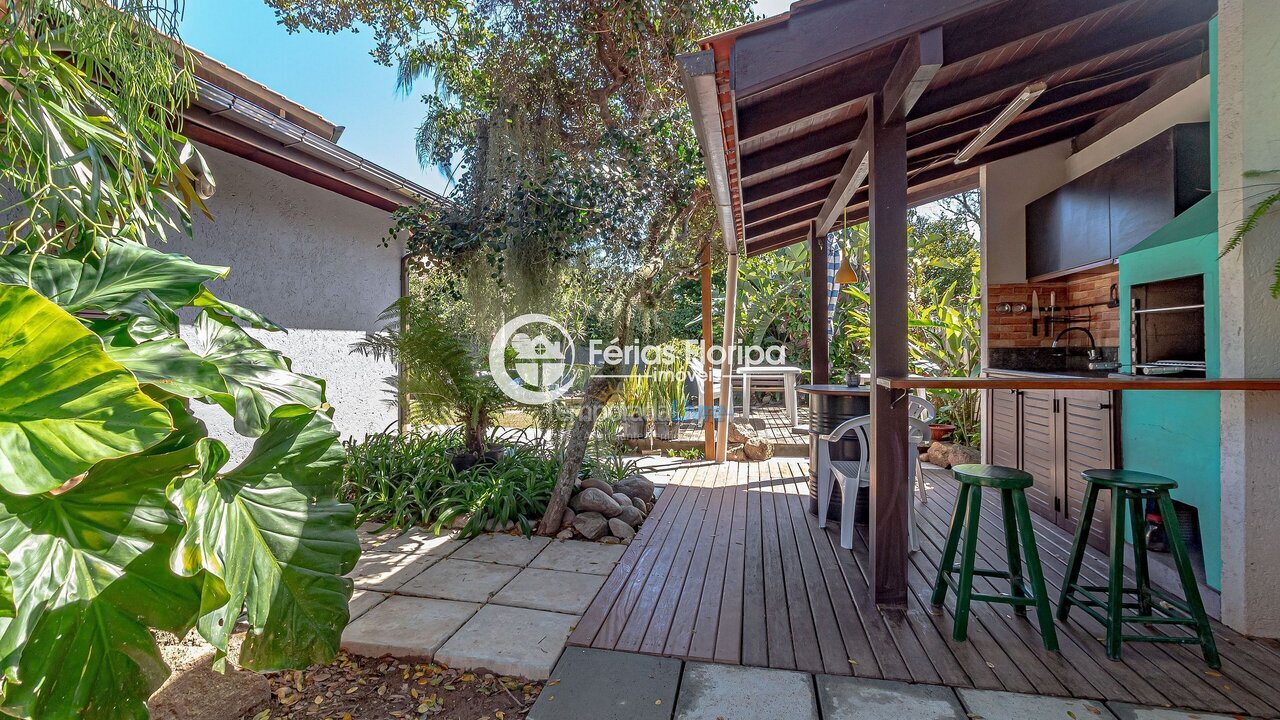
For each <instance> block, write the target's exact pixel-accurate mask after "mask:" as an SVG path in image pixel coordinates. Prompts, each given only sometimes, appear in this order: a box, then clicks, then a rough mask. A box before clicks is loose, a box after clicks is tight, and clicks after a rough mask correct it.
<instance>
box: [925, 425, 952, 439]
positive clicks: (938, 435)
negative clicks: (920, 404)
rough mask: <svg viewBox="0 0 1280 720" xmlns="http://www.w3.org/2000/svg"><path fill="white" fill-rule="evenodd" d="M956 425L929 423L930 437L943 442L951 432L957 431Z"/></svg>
mask: <svg viewBox="0 0 1280 720" xmlns="http://www.w3.org/2000/svg"><path fill="white" fill-rule="evenodd" d="M955 430H956V426H955V425H950V424H947V423H929V436H930V437H929V439H930V440H933V441H934V442H942V441H943V440H946V439H947V437H948V436H950V435H951V433H953V432H955Z"/></svg>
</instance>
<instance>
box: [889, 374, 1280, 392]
mask: <svg viewBox="0 0 1280 720" xmlns="http://www.w3.org/2000/svg"><path fill="white" fill-rule="evenodd" d="M876 384H878V385H879V386H880V387H885V388H889V389H891V390H914V389H916V388H953V389H957V390H1255V391H1272V392H1274V391H1280V378H1175V377H1160V376H1142V377H1132V378H1126V377H1117V376H1111V377H1066V376H1062V375H1045V376H1043V377H1035V376H1032V375H1023V376H1020V377H1002V378H973V377H921V376H915V375H913V376H910V377H880V378H876Z"/></svg>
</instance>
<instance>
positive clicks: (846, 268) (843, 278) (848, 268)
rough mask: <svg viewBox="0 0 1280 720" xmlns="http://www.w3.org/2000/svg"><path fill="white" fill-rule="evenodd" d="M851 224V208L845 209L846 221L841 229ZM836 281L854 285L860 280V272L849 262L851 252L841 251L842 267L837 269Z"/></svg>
mask: <svg viewBox="0 0 1280 720" xmlns="http://www.w3.org/2000/svg"><path fill="white" fill-rule="evenodd" d="M848 226H849V208H848V207H846V208H845V209H844V223H842V224H841V229H844V228H847V227H848ZM836 282H838V283H840V284H841V285H852V284H854V283H856V282H858V274H857V273H855V272H854V271H853V266H852V265H850V264H849V253H847V252H841V253H840V267H839V269H837V270H836Z"/></svg>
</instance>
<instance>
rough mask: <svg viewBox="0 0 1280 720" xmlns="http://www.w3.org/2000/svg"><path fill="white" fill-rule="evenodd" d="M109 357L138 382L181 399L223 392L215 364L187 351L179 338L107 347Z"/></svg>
mask: <svg viewBox="0 0 1280 720" xmlns="http://www.w3.org/2000/svg"><path fill="white" fill-rule="evenodd" d="M107 354H108V355H110V356H111V359H112V360H115V361H116V362H118V363H120V364H121V365H123V366H125V367H126V368H128V369H129V371H130V372H132V373H133V374H134V376H135V377H137V378H138V382H140V383H143V384H146V385H153V386H155V387H157V388H159V389H161V390H164V391H165V392H167V393H170V394H173V395H178V396H180V397H185V398H204V397H210V396H212V395H217V394H219V393H222V394H225V393H226V392H227V384H226V382H224V381H223V379H222V375H221V374H219V372H218V366H217V365H214V364H213V363H211V362H209V361H208V360H206V359H204V358H203V357H201V356H199V355H197V354H195V353H194V352H192V351H191V348H190V347H189V346H188V345H187V343H186V341H184V340H183V339H182V338H176V337H171V338H163V339H160V340H150V341H147V342H144V343H142V344H140V345H134V346H132V347H108V348H107Z"/></svg>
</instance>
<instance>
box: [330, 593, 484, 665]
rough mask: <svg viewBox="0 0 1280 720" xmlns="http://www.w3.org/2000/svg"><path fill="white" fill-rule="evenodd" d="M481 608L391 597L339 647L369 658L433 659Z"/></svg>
mask: <svg viewBox="0 0 1280 720" xmlns="http://www.w3.org/2000/svg"><path fill="white" fill-rule="evenodd" d="M478 609H480V606H479V605H477V604H475V603H464V602H454V601H452V600H437V599H434V598H416V597H406V596H403V595H393V596H392V597H389V598H387V599H386V600H384V601H382V602H381V603H378V604H377V605H376V606H374V607H373V608H372V609H371V610H369V611H368V612H366V613H365V614H364V615H362V616H360V619H358V620H356V621H355V622H353V623H351V624H350V625H348V626H347V629H346V630H345V631H343V633H342V647H343V649H345V650H346V651H348V652H351V653H355V654H357V655H367V656H369V657H381V656H382V655H394V656H396V657H412V658H424V659H428V660H429V659H432V658H434V657H435V656H436V653H437V651H438V650H439V649H440V647H441V646H442V645H444V644H445V641H446V640H448V639H449V638H451V637H452V636H453V635H454V634H455V633H456V632H457V631H458V628H460V627H462V626H463V624H464V623H466V622H467V620H469V619H470V618H471V617H472V616H473V615H475V614H476V611H477V610H478Z"/></svg>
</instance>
